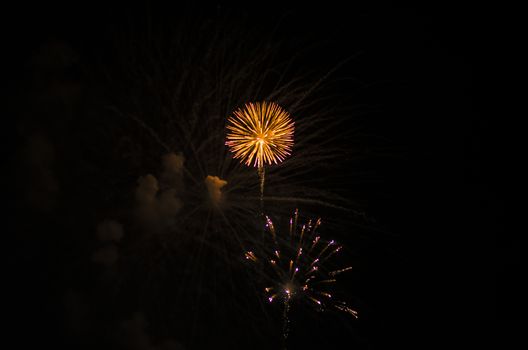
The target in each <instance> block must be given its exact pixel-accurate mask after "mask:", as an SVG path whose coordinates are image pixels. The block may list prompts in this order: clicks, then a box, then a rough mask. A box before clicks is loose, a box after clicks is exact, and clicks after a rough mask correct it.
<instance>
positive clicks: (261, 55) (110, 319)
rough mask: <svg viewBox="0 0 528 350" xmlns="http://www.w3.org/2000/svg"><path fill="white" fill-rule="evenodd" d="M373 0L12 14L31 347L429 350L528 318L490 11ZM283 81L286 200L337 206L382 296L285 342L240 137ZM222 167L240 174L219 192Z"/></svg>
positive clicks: (13, 168)
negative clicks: (237, 146)
mask: <svg viewBox="0 0 528 350" xmlns="http://www.w3.org/2000/svg"><path fill="white" fill-rule="evenodd" d="M307 2H308V1H307ZM365 3H367V4H368V5H367V4H361V3H359V2H353V3H352V4H348V5H344V4H342V5H331V4H330V3H326V2H321V3H314V4H312V5H309V4H306V3H303V4H300V3H299V4H294V3H287V2H268V3H262V2H254V3H252V4H245V5H234V4H227V3H223V2H217V3H208V4H201V5H200V4H198V3H197V2H188V3H185V2H181V3H180V2H177V1H173V2H171V4H170V5H161V4H153V3H152V2H150V1H146V2H140V3H139V4H134V5H130V4H127V3H122V4H112V5H110V4H95V3H93V2H79V3H76V2H71V3H68V4H55V5H50V4H49V3H48V2H46V3H45V4H40V5H37V6H36V7H33V5H29V4H27V5H26V6H27V7H26V6H25V5H23V4H21V5H17V6H15V7H11V8H9V9H8V10H5V11H4V12H5V15H6V17H7V20H6V21H5V22H4V24H5V26H6V29H5V30H4V36H5V37H6V41H5V42H4V45H7V48H8V50H6V53H5V54H4V59H6V60H7V61H6V62H7V63H6V64H4V68H6V72H5V73H4V75H3V76H4V81H5V82H6V83H5V84H6V86H7V87H8V89H7V90H8V91H7V93H5V94H4V96H5V97H7V101H6V102H7V103H6V105H7V108H5V109H4V118H5V120H6V121H7V123H4V124H3V125H4V128H3V129H4V131H5V134H6V136H5V137H4V140H5V142H6V145H7V147H3V156H4V163H6V165H7V169H8V171H7V172H5V173H4V175H5V174H7V178H6V179H5V181H4V185H5V187H6V191H5V192H6V193H7V194H8V196H7V198H11V196H12V199H10V200H9V201H8V202H9V207H10V208H11V209H13V214H12V215H11V214H10V215H8V216H9V217H8V218H7V220H8V222H9V223H10V224H9V228H10V230H8V231H9V234H6V235H5V236H6V237H5V239H6V241H5V242H6V243H4V254H5V255H6V257H7V259H6V260H7V263H6V264H5V267H6V269H7V273H6V276H7V277H8V279H7V280H8V281H9V282H4V283H3V287H4V288H3V289H4V290H5V291H7V297H4V307H3V309H4V310H7V313H5V312H3V314H4V315H5V316H4V320H6V322H7V323H9V325H10V326H9V331H8V333H10V334H11V336H12V341H13V342H14V343H15V344H16V346H15V348H20V349H22V348H24V349H25V348H30V347H33V346H39V347H46V348H47V347H49V346H50V347H52V348H57V349H62V348H64V349H137V350H150V349H160V350H164V349H165V350H169V349H171V350H172V349H210V348H213V347H214V348H229V349H231V348H232V349H238V348H266V349H277V348H284V347H286V348H288V349H297V348H314V349H317V348H319V349H323V348H324V349H326V348H335V347H337V346H339V347H344V348H351V349H364V348H388V347H394V346H405V347H408V346H414V345H418V346H419V347H421V348H429V347H430V345H439V344H451V339H452V336H453V335H455V334H460V333H461V332H462V333H464V332H465V331H464V327H465V326H464V325H465V323H466V322H472V321H473V320H478V321H480V322H484V323H493V322H494V321H495V319H497V318H498V319H512V318H517V317H519V315H520V313H521V311H520V305H519V304H518V303H519V300H520V299H521V296H522V295H523V293H522V290H523V289H522V288H521V287H520V284H518V283H517V282H514V281H516V277H515V276H518V275H519V274H521V268H520V266H521V247H520V241H519V240H518V239H517V238H516V237H514V235H513V234H509V235H508V234H506V233H505V232H503V223H502V220H503V219H504V209H503V202H504V198H503V197H502V195H501V194H500V193H501V192H500V191H499V190H498V186H495V185H493V181H492V180H493V179H495V178H498V177H499V175H500V171H499V170H498V169H500V164H501V162H503V163H502V164H505V160H504V159H503V158H502V157H501V149H500V147H495V146H492V145H491V144H490V143H488V140H489V139H490V138H494V139H495V140H498V139H500V133H501V128H499V127H495V126H494V125H493V124H492V123H491V122H489V121H487V120H485V119H484V118H483V117H482V115H481V114H480V113H479V112H478V109H479V108H480V107H481V106H482V105H483V104H482V101H480V102H479V96H478V94H477V92H476V91H477V89H476V87H477V86H479V85H480V84H482V80H483V78H482V74H481V67H480V64H479V62H480V59H479V58H478V55H477V52H479V50H480V49H481V48H482V46H481V42H482V35H483V33H485V32H486V31H485V30H484V29H483V28H482V26H484V24H483V23H484V21H483V20H482V16H481V12H479V10H478V9H476V8H475V7H473V6H469V5H467V6H460V5H456V6H455V5H453V6H447V5H445V6H444V7H435V6H432V5H431V6H429V5H427V6H422V5H420V6H418V5H416V4H399V5H397V4H395V3H392V2H384V1H382V2H378V1H375V2H365ZM270 96H273V98H272V99H273V100H274V101H276V102H277V103H279V104H280V105H282V106H283V107H284V108H285V109H286V110H288V111H289V112H290V113H291V115H292V118H293V119H294V120H295V122H296V134H295V145H294V149H293V153H292V155H291V159H287V160H286V161H285V162H284V163H283V164H279V165H275V166H272V167H270V168H269V169H268V170H267V173H266V175H267V178H266V184H265V190H264V192H265V193H264V212H265V213H266V214H268V215H270V216H271V217H273V218H274V221H275V222H276V223H277V225H279V226H280V224H279V223H280V222H284V223H286V222H287V221H286V220H288V219H289V215H291V213H292V212H293V211H294V210H295V208H298V209H299V211H300V213H301V215H303V219H308V218H313V217H316V216H321V217H322V218H323V224H322V226H321V228H320V232H321V234H322V235H323V236H325V237H328V239H335V240H337V241H338V242H339V243H340V244H342V245H343V251H342V253H341V252H340V254H339V256H336V257H332V259H333V260H335V264H336V265H335V266H340V267H344V266H352V267H353V269H352V271H349V272H347V273H344V274H342V277H341V275H340V278H339V279H338V282H337V283H336V285H335V293H336V295H338V296H339V297H340V298H341V299H342V300H346V303H347V305H349V306H350V307H352V308H353V309H354V310H356V311H358V313H359V318H358V319H354V318H353V317H352V316H351V315H349V314H347V313H343V312H339V311H336V310H335V309H332V310H331V307H328V310H325V311H322V312H319V311H318V310H316V309H315V308H313V307H310V305H309V303H306V302H300V301H294V302H292V305H291V308H290V313H289V319H290V332H289V335H288V338H287V339H286V340H284V339H283V336H282V325H283V324H282V322H283V318H282V308H281V304H280V303H275V304H272V305H270V304H269V303H263V302H262V300H264V299H265V294H264V292H263V289H264V288H263V287H265V285H263V284H262V279H263V278H264V277H262V278H261V274H262V276H264V273H263V272H255V271H254V270H253V267H252V266H248V262H247V261H246V260H244V259H243V257H244V251H245V250H247V249H248V248H247V247H249V246H252V247H254V248H253V249H258V247H259V244H260V245H263V244H265V243H263V241H262V237H261V236H262V235H261V233H262V227H263V225H262V217H261V216H260V215H259V209H258V208H259V207H258V205H259V201H258V196H259V186H258V176H257V171H256V169H250V168H248V167H246V166H243V165H239V164H238V161H237V160H233V159H232V156H231V154H230V153H229V152H227V149H226V146H225V145H224V139H225V128H224V125H225V120H226V119H227V118H228V117H229V116H230V114H231V113H232V112H233V111H234V109H235V108H238V107H240V106H242V105H243V104H244V103H246V102H250V101H261V100H265V99H266V98H269V97H270ZM492 135H493V136H492ZM219 169H221V170H219ZM149 174H150V175H149ZM206 175H210V176H218V177H219V178H220V179H222V180H226V181H227V184H225V186H224V187H222V188H221V189H220V191H221V196H222V197H221V198H222V201H221V202H219V203H220V204H214V203H213V199H212V198H213V197H212V192H211V188H210V187H207V186H209V185H210V183H207V180H205V182H204V178H205V177H206ZM241 179H242V180H241ZM281 198H282V199H281ZM288 213H290V214H288ZM11 229H12V233H11V232H10V231H11ZM497 238H499V239H497ZM490 245H491V246H494V248H493V249H494V251H495V253H494V256H496V257H497V258H494V259H492V260H493V261H494V263H493V264H494V265H491V264H490V263H489V262H487V263H483V264H482V263H479V262H478V261H479V259H480V258H482V257H484V256H485V255H486V254H487V253H484V251H485V247H488V246H490ZM332 264H333V262H332ZM259 276H260V277H259ZM4 280H5V278H4ZM477 281H484V283H483V285H482V286H480V284H479V287H478V288H476V287H475V286H476V285H477Z"/></svg>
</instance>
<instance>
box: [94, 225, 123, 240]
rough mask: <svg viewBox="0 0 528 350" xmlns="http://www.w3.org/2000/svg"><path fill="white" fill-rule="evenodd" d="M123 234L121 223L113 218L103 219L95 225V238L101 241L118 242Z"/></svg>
mask: <svg viewBox="0 0 528 350" xmlns="http://www.w3.org/2000/svg"><path fill="white" fill-rule="evenodd" d="M123 235H124V233H123V225H121V224H120V223H119V222H117V221H115V220H104V221H103V222H101V223H99V225H97V238H99V240H100V241H102V242H106V241H114V242H119V241H120V240H121V238H123Z"/></svg>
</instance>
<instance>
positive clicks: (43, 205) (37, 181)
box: [25, 133, 59, 211]
mask: <svg viewBox="0 0 528 350" xmlns="http://www.w3.org/2000/svg"><path fill="white" fill-rule="evenodd" d="M25 153H26V157H25V159H26V166H27V172H28V173H29V181H28V186H27V187H26V198H27V200H28V202H29V203H30V204H31V206H32V207H34V208H35V209H39V210H42V211H49V210H52V209H53V208H54V207H55V204H56V201H57V194H58V192H59V183H58V181H57V179H56V177H55V174H54V172H53V164H54V161H55V150H54V148H53V145H52V144H51V142H50V141H49V138H48V137H47V136H46V135H45V134H43V133H35V134H33V135H32V136H31V137H29V138H28V141H27V147H26V152H25Z"/></svg>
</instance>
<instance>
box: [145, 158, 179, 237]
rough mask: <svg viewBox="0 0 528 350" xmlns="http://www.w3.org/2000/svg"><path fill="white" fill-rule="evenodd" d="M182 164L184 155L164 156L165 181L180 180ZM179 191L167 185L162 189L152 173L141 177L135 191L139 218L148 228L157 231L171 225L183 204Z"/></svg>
mask: <svg viewBox="0 0 528 350" xmlns="http://www.w3.org/2000/svg"><path fill="white" fill-rule="evenodd" d="M182 164H183V163H182V157H179V156H176V155H174V154H171V155H168V156H166V157H164V168H165V170H164V172H163V177H164V178H165V181H168V182H170V183H172V184H173V185H174V184H176V182H177V181H180V180H181V166H182ZM177 193H178V189H176V188H172V187H167V186H165V189H163V190H161V191H160V187H159V184H158V180H157V179H156V178H155V177H154V176H153V175H151V174H148V175H146V176H142V177H140V178H139V179H138V187H137V188H136V193H135V196H136V202H137V217H138V219H139V220H140V221H141V222H142V223H143V225H145V227H146V228H148V229H149V230H152V231H156V232H161V231H162V230H164V229H166V228H169V227H171V226H172V225H174V224H175V219H176V215H177V214H178V212H179V211H180V209H181V208H182V206H183V203H182V201H181V200H180V199H179V198H178V196H177Z"/></svg>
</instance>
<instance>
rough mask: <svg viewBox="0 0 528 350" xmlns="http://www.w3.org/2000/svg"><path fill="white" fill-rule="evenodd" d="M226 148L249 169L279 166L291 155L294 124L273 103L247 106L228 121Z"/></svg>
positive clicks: (249, 104)
mask: <svg viewBox="0 0 528 350" xmlns="http://www.w3.org/2000/svg"><path fill="white" fill-rule="evenodd" d="M227 130H229V133H228V134H227V141H226V145H227V146H229V148H230V149H231V152H233V153H234V154H235V155H234V158H236V159H240V160H241V161H242V162H244V163H245V164H246V165H248V166H254V167H258V168H262V167H263V166H264V165H265V164H270V165H271V164H277V163H280V162H282V161H283V160H284V159H285V158H286V157H287V156H288V155H290V153H291V148H292V146H293V131H294V122H293V121H292V120H291V118H290V115H289V114H288V112H286V111H285V110H284V109H282V108H281V107H280V106H279V105H277V104H276V103H273V102H271V103H268V102H262V103H260V102H257V103H247V104H246V105H245V107H244V108H243V109H238V110H237V111H235V112H234V115H233V116H232V117H230V118H229V119H228V125H227Z"/></svg>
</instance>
